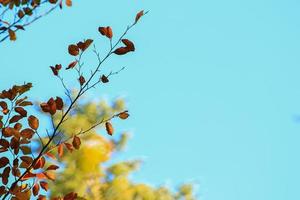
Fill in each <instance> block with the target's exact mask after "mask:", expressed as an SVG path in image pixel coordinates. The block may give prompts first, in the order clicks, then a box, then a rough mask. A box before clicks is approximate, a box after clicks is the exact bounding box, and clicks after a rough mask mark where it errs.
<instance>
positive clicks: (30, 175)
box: [21, 172, 36, 181]
mask: <svg viewBox="0 0 300 200" xmlns="http://www.w3.org/2000/svg"><path fill="white" fill-rule="evenodd" d="M33 177H36V174H33V173H31V172H27V173H26V174H25V175H24V176H23V177H22V178H21V180H22V181H24V180H28V179H30V178H33Z"/></svg>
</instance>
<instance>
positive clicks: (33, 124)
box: [28, 115, 39, 130]
mask: <svg viewBox="0 0 300 200" xmlns="http://www.w3.org/2000/svg"><path fill="white" fill-rule="evenodd" d="M28 124H29V126H30V128H32V129H34V130H37V129H38V128H39V119H38V118H36V117H35V116H33V115H30V116H29V117H28Z"/></svg>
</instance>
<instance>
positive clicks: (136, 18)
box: [135, 10, 144, 23]
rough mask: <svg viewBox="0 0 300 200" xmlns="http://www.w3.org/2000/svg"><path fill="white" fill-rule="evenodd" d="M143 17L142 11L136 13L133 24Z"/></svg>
mask: <svg viewBox="0 0 300 200" xmlns="http://www.w3.org/2000/svg"><path fill="white" fill-rule="evenodd" d="M143 15H144V10H141V11H140V12H138V13H137V14H136V16H135V23H137V22H138V21H139V19H140V18H141V17H142V16H143Z"/></svg>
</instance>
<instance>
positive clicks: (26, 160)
mask: <svg viewBox="0 0 300 200" xmlns="http://www.w3.org/2000/svg"><path fill="white" fill-rule="evenodd" d="M20 158H21V160H22V161H24V162H26V163H27V164H31V163H32V162H33V159H32V158H31V157H30V156H21V157H20Z"/></svg>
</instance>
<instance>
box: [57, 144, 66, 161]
mask: <svg viewBox="0 0 300 200" xmlns="http://www.w3.org/2000/svg"><path fill="white" fill-rule="evenodd" d="M57 151H58V156H59V157H60V158H61V157H62V156H63V154H64V146H63V143H62V144H59V145H58V147H57Z"/></svg>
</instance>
